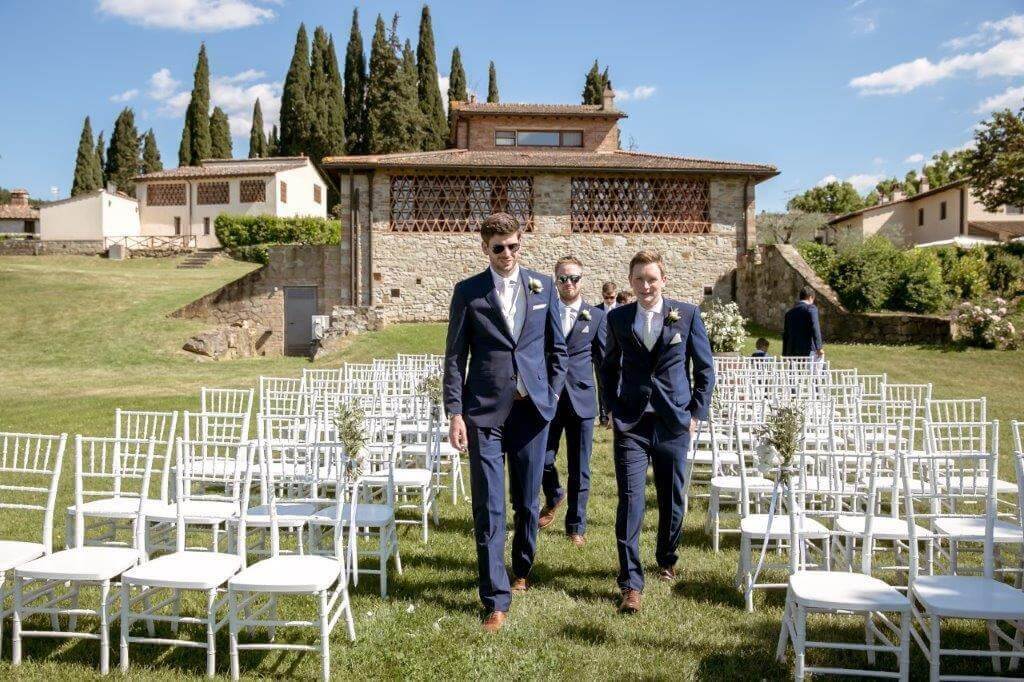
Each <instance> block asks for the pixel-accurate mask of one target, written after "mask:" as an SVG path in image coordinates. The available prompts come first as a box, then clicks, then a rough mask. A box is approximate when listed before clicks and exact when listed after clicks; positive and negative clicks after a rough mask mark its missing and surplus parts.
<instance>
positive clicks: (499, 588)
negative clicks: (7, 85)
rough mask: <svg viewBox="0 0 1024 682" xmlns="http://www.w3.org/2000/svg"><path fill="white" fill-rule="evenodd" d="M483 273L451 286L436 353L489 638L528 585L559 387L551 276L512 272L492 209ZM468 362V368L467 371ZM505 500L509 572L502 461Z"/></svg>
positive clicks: (502, 225)
mask: <svg viewBox="0 0 1024 682" xmlns="http://www.w3.org/2000/svg"><path fill="white" fill-rule="evenodd" d="M480 238H481V242H482V243H481V249H482V250H483V252H484V255H485V256H486V257H487V258H488V259H489V260H490V267H488V268H487V269H485V270H484V271H483V272H481V273H479V274H477V275H474V276H472V277H470V278H468V279H464V280H462V281H461V282H459V283H458V284H456V285H455V290H454V292H453V293H452V303H451V310H450V312H449V316H448V338H447V343H446V347H445V357H444V407H445V411H446V412H447V413H448V416H449V419H450V422H451V424H450V427H449V434H448V436H449V439H450V442H451V444H452V445H453V446H454V447H456V448H458V449H460V450H465V449H466V448H467V447H468V449H469V473H470V487H471V491H472V498H473V529H474V538H475V540H476V557H477V568H478V571H479V578H478V580H479V586H480V601H481V602H483V605H484V609H485V610H486V612H487V613H486V616H485V617H484V621H483V624H482V627H483V629H484V631H486V632H497V631H498V630H500V629H501V627H502V625H503V624H504V623H505V619H506V617H507V614H508V609H509V605H510V604H511V602H512V594H513V593H517V594H519V593H522V592H525V591H526V589H527V582H526V579H527V576H528V575H529V573H530V569H531V568H532V567H533V557H534V552H535V551H536V548H537V528H538V517H539V516H540V513H539V512H540V510H539V505H538V499H537V491H538V490H540V486H541V478H542V475H543V472H544V453H545V446H546V444H547V435H548V424H549V423H550V422H551V419H552V418H553V417H554V416H555V408H556V407H557V404H558V396H559V394H560V393H561V392H562V386H563V384H564V383H565V370H566V362H567V358H566V353H565V337H564V336H563V334H562V325H561V322H560V320H559V319H558V313H557V307H558V297H557V296H556V295H555V288H554V286H553V285H552V282H551V278H550V277H548V276H547V275H542V274H540V273H538V272H534V271H532V270H527V269H526V268H521V267H519V249H520V246H521V243H522V228H521V227H520V225H519V223H518V222H517V221H516V219H515V218H513V217H512V216H511V215H509V214H507V213H495V214H493V215H491V216H488V217H487V218H486V219H485V220H484V221H483V222H482V223H481V225H480ZM467 364H468V369H467ZM506 460H507V461H508V477H509V496H510V497H511V499H512V514H513V525H514V532H513V535H512V557H511V558H512V574H513V580H512V582H511V584H510V583H509V576H508V573H507V572H506V569H505V534H506V525H505V462H506Z"/></svg>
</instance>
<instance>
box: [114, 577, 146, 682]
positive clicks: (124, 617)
mask: <svg viewBox="0 0 1024 682" xmlns="http://www.w3.org/2000/svg"><path fill="white" fill-rule="evenodd" d="M141 589H143V590H145V589H146V587H145V586H143V587H142V588H141ZM131 597H132V588H131V586H130V585H129V584H128V583H126V582H123V581H122V583H121V627H120V628H118V636H119V638H120V640H121V648H120V652H119V653H118V657H117V658H118V663H120V665H121V672H122V673H127V672H128V635H129V634H131V629H132V616H131V609H130V608H129V606H130V604H131Z"/></svg>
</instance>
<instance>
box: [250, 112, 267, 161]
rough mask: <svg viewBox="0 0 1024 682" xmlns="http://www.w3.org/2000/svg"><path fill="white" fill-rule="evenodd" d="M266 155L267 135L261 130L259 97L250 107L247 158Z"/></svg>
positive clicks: (261, 116) (261, 115)
mask: <svg viewBox="0 0 1024 682" xmlns="http://www.w3.org/2000/svg"><path fill="white" fill-rule="evenodd" d="M264 156H267V135H266V133H264V132H263V109H261V108H260V98H259V97H257V98H256V104H254V105H253V107H252V128H250V129H249V158H250V159H258V158H262V157H264Z"/></svg>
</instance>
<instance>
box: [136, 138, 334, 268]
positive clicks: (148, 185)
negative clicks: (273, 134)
mask: <svg viewBox="0 0 1024 682" xmlns="http://www.w3.org/2000/svg"><path fill="white" fill-rule="evenodd" d="M135 196H136V197H137V198H138V200H139V213H140V217H141V224H142V234H143V236H172V235H176V236H184V237H189V236H194V237H195V238H196V245H197V246H198V247H199V248H214V247H218V246H220V242H218V241H217V236H216V234H215V233H214V221H215V220H216V219H217V216H219V215H220V214H222V213H231V214H237V215H274V216H280V217H296V216H312V217H318V218H325V217H326V216H327V181H326V180H325V179H324V177H323V176H322V175H321V174H320V172H319V171H317V169H316V167H315V166H313V164H312V163H311V162H310V160H309V159H308V158H306V157H305V156H281V157H273V158H263V159H259V158H257V159H206V160H204V161H203V162H202V163H201V165H199V166H182V167H180V168H171V169H169V170H163V171H159V172H156V173H148V174H146V175H140V176H138V177H136V178H135Z"/></svg>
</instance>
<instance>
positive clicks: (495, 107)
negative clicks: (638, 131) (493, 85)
mask: <svg viewBox="0 0 1024 682" xmlns="http://www.w3.org/2000/svg"><path fill="white" fill-rule="evenodd" d="M452 109H453V110H455V111H458V112H460V113H465V114H510V115H517V114H554V115H567V116H599V117H604V116H608V117H613V118H626V113H625V112H622V111H618V110H617V109H604V108H602V107H601V106H600V105H597V104H528V103H525V102H452Z"/></svg>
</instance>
